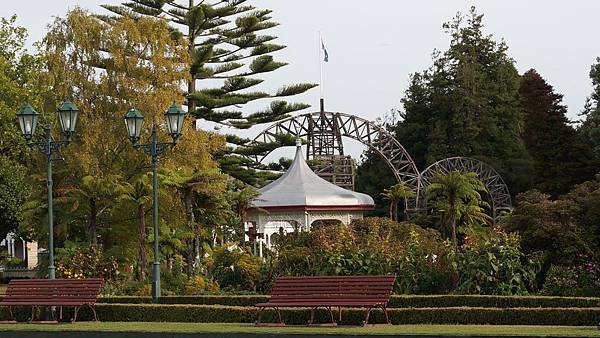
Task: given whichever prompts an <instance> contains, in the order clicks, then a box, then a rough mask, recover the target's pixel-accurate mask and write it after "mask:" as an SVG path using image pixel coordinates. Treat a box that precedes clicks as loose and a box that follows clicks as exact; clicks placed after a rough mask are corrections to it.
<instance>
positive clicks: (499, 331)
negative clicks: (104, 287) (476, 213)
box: [0, 322, 600, 337]
mask: <svg viewBox="0 0 600 338" xmlns="http://www.w3.org/2000/svg"><path fill="white" fill-rule="evenodd" d="M5 330H11V331H13V330H15V331H21V330H28V331H29V330H33V331H130V332H131V331H134V332H197V333H201V332H212V333H219V332H221V333H226V332H242V333H321V334H323V333H325V334H327V333H329V334H345V335H378V334H423V335H427V334H454V335H470V334H475V335H489V336H502V335H521V336H556V337H600V330H598V329H597V328H596V327H592V326H584V327H582V326H508V325H393V326H381V327H298V326H297V327H283V328H281V327H255V326H254V325H253V324H220V323H148V322H106V323H97V324H94V323H80V324H59V325H51V324H50V325H48V324H0V331H5Z"/></svg>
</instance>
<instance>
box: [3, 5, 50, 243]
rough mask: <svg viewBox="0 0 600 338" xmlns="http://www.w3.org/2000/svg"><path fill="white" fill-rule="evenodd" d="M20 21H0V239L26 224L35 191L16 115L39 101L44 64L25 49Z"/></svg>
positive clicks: (10, 19)
mask: <svg viewBox="0 0 600 338" xmlns="http://www.w3.org/2000/svg"><path fill="white" fill-rule="evenodd" d="M16 20H17V18H16V16H12V17H10V18H8V19H7V18H0V238H4V237H6V234H7V233H8V232H11V231H15V230H17V228H18V227H19V225H20V223H21V222H22V221H23V217H24V215H23V207H22V206H23V204H25V201H26V199H27V197H28V195H29V193H30V191H31V187H30V184H29V182H28V181H27V180H26V174H27V170H26V166H28V165H30V163H28V162H27V159H28V157H29V156H28V154H29V151H28V148H27V147H26V146H25V140H24V138H23V136H22V135H21V132H20V130H19V128H18V126H17V124H16V123H15V113H16V111H17V110H18V109H19V107H20V106H21V105H22V104H24V103H25V102H27V101H31V102H34V103H35V102H37V101H38V100H39V90H38V89H39V86H38V74H39V71H40V69H41V62H40V59H39V58H38V57H36V56H34V55H31V54H29V53H28V52H27V50H26V49H25V40H26V38H27V31H26V30H25V28H23V27H19V26H17V25H16Z"/></svg>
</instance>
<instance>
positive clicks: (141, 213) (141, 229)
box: [138, 204, 147, 281]
mask: <svg viewBox="0 0 600 338" xmlns="http://www.w3.org/2000/svg"><path fill="white" fill-rule="evenodd" d="M138 219H139V223H138V246H139V247H138V251H139V252H138V253H139V255H140V257H139V259H140V262H139V270H140V273H139V280H141V281H142V280H144V279H146V266H147V263H146V216H145V208H144V205H143V204H140V205H138Z"/></svg>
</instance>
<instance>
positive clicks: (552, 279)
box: [541, 255, 600, 297]
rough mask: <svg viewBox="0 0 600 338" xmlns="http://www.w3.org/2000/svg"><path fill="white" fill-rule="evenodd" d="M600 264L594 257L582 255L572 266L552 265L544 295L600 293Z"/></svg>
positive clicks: (588, 294)
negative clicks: (599, 290)
mask: <svg viewBox="0 0 600 338" xmlns="http://www.w3.org/2000/svg"><path fill="white" fill-rule="evenodd" d="M598 287H600V265H599V263H598V261H595V260H593V258H592V257H590V256H587V255H581V256H580V257H578V259H577V263H576V264H575V265H572V266H561V265H552V267H551V268H550V270H549V271H548V276H547V277H546V281H545V282H544V285H543V287H542V290H541V291H542V294H544V295H565V296H588V297H589V296H595V297H597V296H598V295H600V293H599V292H598Z"/></svg>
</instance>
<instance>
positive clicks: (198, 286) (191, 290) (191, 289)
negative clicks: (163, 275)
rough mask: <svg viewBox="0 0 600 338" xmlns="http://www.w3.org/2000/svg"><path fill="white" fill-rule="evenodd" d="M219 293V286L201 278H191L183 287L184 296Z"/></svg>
mask: <svg viewBox="0 0 600 338" xmlns="http://www.w3.org/2000/svg"><path fill="white" fill-rule="evenodd" d="M217 292H219V285H218V284H216V283H215V282H213V281H211V280H205V279H204V277H202V276H195V277H191V278H190V279H189V280H188V282H187V283H186V284H185V287H184V295H199V294H204V293H217Z"/></svg>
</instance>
